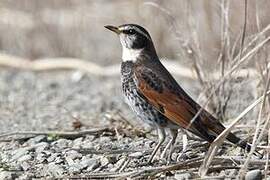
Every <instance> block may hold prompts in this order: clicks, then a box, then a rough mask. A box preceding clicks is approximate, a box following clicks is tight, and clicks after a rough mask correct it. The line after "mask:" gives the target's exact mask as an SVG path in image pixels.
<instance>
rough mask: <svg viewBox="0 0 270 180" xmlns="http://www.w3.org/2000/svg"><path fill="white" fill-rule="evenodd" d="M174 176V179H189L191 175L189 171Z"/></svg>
mask: <svg viewBox="0 0 270 180" xmlns="http://www.w3.org/2000/svg"><path fill="white" fill-rule="evenodd" d="M174 178H175V179H176V180H189V179H191V175H190V174H189V173H181V174H175V175H174Z"/></svg>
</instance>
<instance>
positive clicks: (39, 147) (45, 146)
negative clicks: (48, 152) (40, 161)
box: [35, 142, 49, 153]
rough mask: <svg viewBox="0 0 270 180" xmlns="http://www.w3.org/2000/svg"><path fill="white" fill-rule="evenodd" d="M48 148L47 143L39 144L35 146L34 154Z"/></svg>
mask: <svg viewBox="0 0 270 180" xmlns="http://www.w3.org/2000/svg"><path fill="white" fill-rule="evenodd" d="M48 147H49V144H48V143H46V142H40V143H38V144H36V145H35V150H36V153H40V152H42V151H44V150H45V149H47V148H48Z"/></svg>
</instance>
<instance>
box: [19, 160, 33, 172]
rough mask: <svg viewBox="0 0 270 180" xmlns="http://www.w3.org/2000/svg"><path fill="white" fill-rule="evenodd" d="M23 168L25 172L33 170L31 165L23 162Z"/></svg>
mask: <svg viewBox="0 0 270 180" xmlns="http://www.w3.org/2000/svg"><path fill="white" fill-rule="evenodd" d="M21 168H22V169H23V170H24V171H28V170H29V169H30V168H31V165H30V164H29V163H28V162H22V163H21Z"/></svg>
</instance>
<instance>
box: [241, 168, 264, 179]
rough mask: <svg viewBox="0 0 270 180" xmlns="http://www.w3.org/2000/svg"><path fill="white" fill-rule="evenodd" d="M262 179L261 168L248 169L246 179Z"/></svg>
mask: <svg viewBox="0 0 270 180" xmlns="http://www.w3.org/2000/svg"><path fill="white" fill-rule="evenodd" d="M260 179H262V172H261V171H260V170H259V169H255V170H251V171H248V172H247V174H246V176H245V180H260Z"/></svg>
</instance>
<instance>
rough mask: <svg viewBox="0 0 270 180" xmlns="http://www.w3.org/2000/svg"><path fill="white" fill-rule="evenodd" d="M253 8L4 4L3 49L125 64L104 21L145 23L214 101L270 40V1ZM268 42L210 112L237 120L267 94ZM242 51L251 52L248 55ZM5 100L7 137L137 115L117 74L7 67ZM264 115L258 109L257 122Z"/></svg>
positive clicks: (86, 0)
mask: <svg viewBox="0 0 270 180" xmlns="http://www.w3.org/2000/svg"><path fill="white" fill-rule="evenodd" d="M244 2H245V1H244V0H243V1H229V0H220V1H206V0H171V1H158V0H157V1H140V0H136V1H125V0H114V1H107V0H99V1H97V0H76V1H73V0H46V1H43V0H20V1H11V0H1V1H0V52H1V53H2V54H8V55H13V56H18V57H21V58H25V59H28V60H30V61H37V60H38V59H42V58H56V57H63V58H78V59H82V60H83V61H87V62H93V63H96V64H98V65H100V66H110V65H119V64H120V62H121V46H120V43H119V40H118V38H117V36H116V35H114V34H112V33H110V32H109V31H107V30H106V29H105V28H104V25H108V24H109V25H121V24H124V23H136V24H139V25H142V26H143V27H145V28H146V29H147V30H148V31H149V32H150V34H151V36H152V39H153V41H154V43H155V46H156V49H157V52H158V54H159V56H160V57H161V58H163V59H165V61H166V60H171V61H172V62H173V63H176V64H177V65H179V66H181V67H184V68H186V69H188V70H190V71H192V72H194V74H195V75H194V76H192V77H189V78H187V77H181V76H176V79H177V80H178V82H180V84H181V85H182V86H183V87H184V89H186V90H187V91H188V92H189V94H191V95H192V97H193V98H194V99H196V100H199V101H200V102H205V99H207V93H209V92H210V91H209V88H210V89H211V88H212V87H213V86H214V85H215V84H216V83H217V81H218V79H220V78H222V77H223V76H224V73H226V72H227V71H229V70H230V69H231V68H232V67H233V66H234V65H235V64H237V62H238V60H239V59H240V58H237V57H238V56H239V54H241V53H242V57H243V56H244V55H246V54H247V53H248V52H250V51H251V50H252V48H253V47H256V45H257V44H259V42H260V40H264V39H265V38H266V37H267V36H268V35H269V32H268V31H269V30H268V29H267V30H265V32H264V33H263V34H260V32H261V31H263V29H264V28H266V27H267V25H268V24H269V23H270V18H269V8H270V2H269V1H267V0H260V1H248V4H247V16H246V20H245V4H244ZM245 24H246V28H245V30H244V32H245V33H244V38H243V29H244V26H245ZM254 38H256V41H254V43H253V44H249V43H250V42H252V39H254ZM243 39H244V41H243ZM268 44H269V43H267V44H265V45H264V46H263V47H262V48H260V50H259V52H258V53H256V54H254V56H252V57H251V59H249V60H248V61H245V62H244V64H243V65H242V66H241V67H240V68H238V70H237V71H241V70H242V69H249V70H251V71H250V72H253V73H251V74H249V73H247V74H245V75H244V76H243V75H241V76H240V75H239V77H238V75H237V73H236V76H233V77H232V76H230V78H229V79H228V80H227V81H225V83H223V85H222V88H221V89H219V90H217V91H216V92H215V96H214V97H212V98H211V102H210V105H209V106H208V109H209V110H210V111H211V112H213V113H214V114H215V115H216V116H218V117H219V118H220V119H222V120H225V121H226V120H228V119H231V118H233V117H235V116H236V115H238V114H239V113H240V112H241V111H242V110H243V109H244V108H245V107H247V106H248V105H249V104H250V103H251V102H252V100H254V99H255V98H257V97H258V94H259V95H260V94H261V92H262V90H263V88H264V85H265V82H266V81H265V77H267V76H268V74H265V73H263V72H265V70H267V63H268V62H269V58H268V52H269V45H268ZM241 47H242V48H245V47H246V49H245V51H244V50H243V52H241V53H240V49H241ZM252 55H253V54H252ZM240 56H241V55H240ZM7 61H9V60H8V59H7ZM10 61H11V60H10ZM254 72H255V73H254ZM213 74H216V75H215V76H213ZM0 95H1V102H0V108H1V109H0V125H1V126H0V131H2V132H3V131H9V130H12V129H14V128H16V129H22V130H27V129H28V130H29V129H31V130H34V129H71V128H72V123H73V122H74V121H77V120H78V119H79V121H80V122H82V124H84V125H85V126H88V127H89V126H93V124H95V125H96V126H98V125H99V124H100V123H101V124H102V123H106V122H108V121H107V119H108V117H109V118H111V116H108V112H112V111H120V112H121V113H122V114H124V115H126V116H127V118H128V119H129V120H132V119H134V117H133V115H132V113H130V111H129V110H128V108H127V107H126V105H125V104H124V103H123V100H122V98H121V91H120V80H119V76H115V75H113V76H111V77H110V76H106V77H102V76H94V75H91V73H90V74H88V73H85V72H81V71H78V70H76V69H74V70H71V71H62V70H61V71H48V72H46V71H42V72H33V71H30V70H20V69H18V68H17V69H13V68H7V67H2V68H1V69H0ZM255 118H256V113H255V114H254V113H253V115H252V114H251V115H250V116H249V119H255ZM245 122H246V121H244V122H243V123H245Z"/></svg>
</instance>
